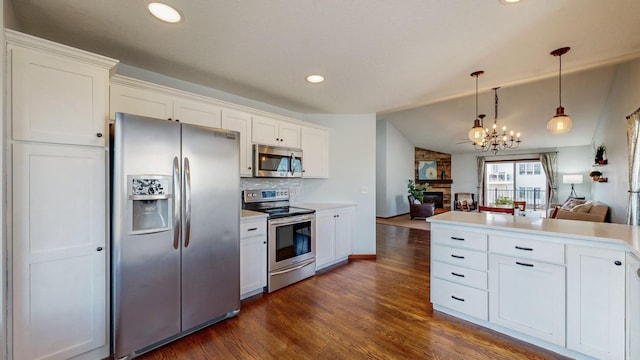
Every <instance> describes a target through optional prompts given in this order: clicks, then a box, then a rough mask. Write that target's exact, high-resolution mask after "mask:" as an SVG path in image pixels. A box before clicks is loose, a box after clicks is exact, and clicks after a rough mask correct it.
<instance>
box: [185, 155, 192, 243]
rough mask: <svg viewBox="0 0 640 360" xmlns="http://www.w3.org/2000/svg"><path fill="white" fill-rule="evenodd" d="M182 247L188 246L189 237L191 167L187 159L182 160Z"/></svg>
mask: <svg viewBox="0 0 640 360" xmlns="http://www.w3.org/2000/svg"><path fill="white" fill-rule="evenodd" d="M184 207H185V210H184V212H185V215H184V230H185V235H184V247H185V248H186V247H187V246H189V237H190V236H191V167H190V166H189V158H187V157H185V158H184Z"/></svg>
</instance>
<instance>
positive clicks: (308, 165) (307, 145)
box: [301, 126, 329, 178]
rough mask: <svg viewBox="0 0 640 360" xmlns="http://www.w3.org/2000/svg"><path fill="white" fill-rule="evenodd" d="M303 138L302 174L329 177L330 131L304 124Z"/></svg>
mask: <svg viewBox="0 0 640 360" xmlns="http://www.w3.org/2000/svg"><path fill="white" fill-rule="evenodd" d="M301 138H302V176H303V177H305V178H327V177H329V133H328V132H327V131H326V130H323V129H316V128H312V127H307V126H303V127H302V130H301Z"/></svg>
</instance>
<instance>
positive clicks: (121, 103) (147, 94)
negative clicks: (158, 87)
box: [109, 84, 173, 120]
mask: <svg viewBox="0 0 640 360" xmlns="http://www.w3.org/2000/svg"><path fill="white" fill-rule="evenodd" d="M110 94H111V95H110V97H109V101H110V104H109V118H110V119H111V120H115V118H116V112H121V113H127V114H133V115H139V116H146V117H151V118H156V119H163V120H167V119H172V118H173V99H172V98H171V97H170V96H169V95H165V94H161V93H158V92H153V91H149V90H142V89H136V88H132V87H128V86H122V85H117V84H111V87H110Z"/></svg>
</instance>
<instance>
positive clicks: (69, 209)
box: [12, 143, 108, 360]
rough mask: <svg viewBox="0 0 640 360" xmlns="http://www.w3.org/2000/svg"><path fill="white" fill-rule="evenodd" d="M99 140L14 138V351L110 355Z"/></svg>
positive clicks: (29, 355)
mask: <svg viewBox="0 0 640 360" xmlns="http://www.w3.org/2000/svg"><path fill="white" fill-rule="evenodd" d="M105 194H106V188H105V152H104V149H102V148H97V147H95V148H92V147H82V146H68V145H45V144H24V143H17V144H14V145H13V214H12V217H13V240H12V241H13V243H12V244H13V351H14V359H16V360H20V359H44V358H51V359H66V358H72V357H74V356H80V357H83V358H89V359H99V358H104V357H106V356H108V346H107V345H108V344H107V343H106V341H107V333H106V331H107V329H108V325H107V323H106V318H107V304H106V297H107V292H106V291H107V274H106V269H107V264H106V256H107V255H106V253H107V251H106V250H104V248H105V237H106V235H105V234H106V226H105V221H106V220H105V208H106V204H105Z"/></svg>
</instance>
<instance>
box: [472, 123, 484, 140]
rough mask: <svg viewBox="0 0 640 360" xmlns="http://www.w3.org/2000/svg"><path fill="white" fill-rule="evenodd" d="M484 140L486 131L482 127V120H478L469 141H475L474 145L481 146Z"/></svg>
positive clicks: (474, 124)
mask: <svg viewBox="0 0 640 360" xmlns="http://www.w3.org/2000/svg"><path fill="white" fill-rule="evenodd" d="M482 139H484V129H483V128H482V126H480V120H479V119H476V120H475V121H474V122H473V127H472V128H471V130H469V140H471V141H473V143H474V144H480V143H482Z"/></svg>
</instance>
